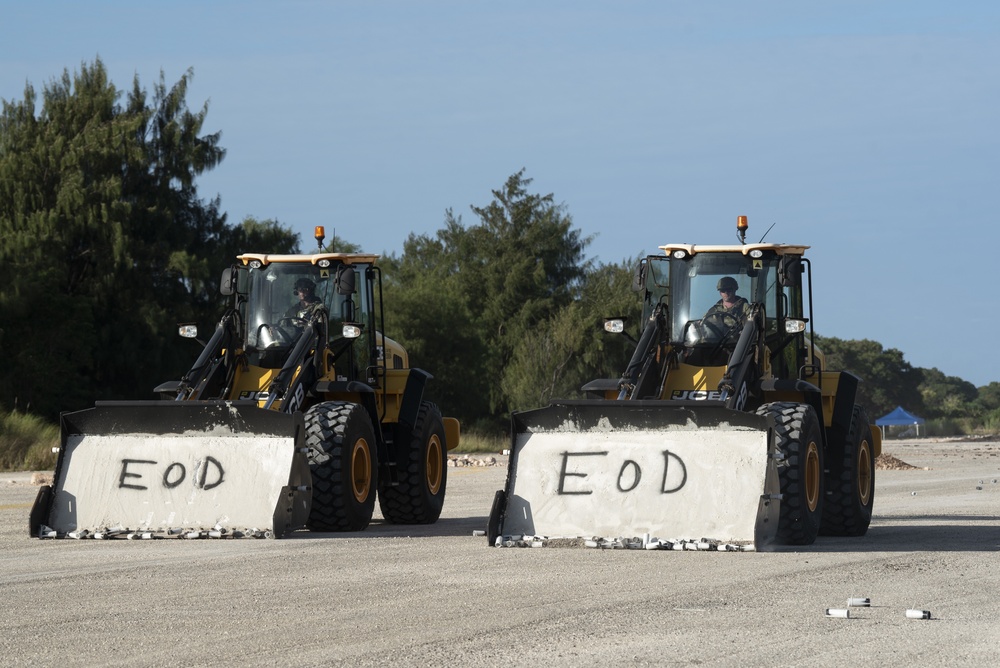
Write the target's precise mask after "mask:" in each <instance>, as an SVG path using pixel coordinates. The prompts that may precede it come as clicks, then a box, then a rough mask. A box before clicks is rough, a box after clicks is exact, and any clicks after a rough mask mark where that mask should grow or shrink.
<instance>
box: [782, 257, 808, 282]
mask: <svg viewBox="0 0 1000 668" xmlns="http://www.w3.org/2000/svg"><path fill="white" fill-rule="evenodd" d="M802 270H803V267H802V258H801V257H800V256H798V255H782V256H781V261H780V262H778V284H779V285H781V286H783V287H786V288H787V287H798V286H799V285H802Z"/></svg>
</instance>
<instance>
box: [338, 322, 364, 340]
mask: <svg viewBox="0 0 1000 668" xmlns="http://www.w3.org/2000/svg"><path fill="white" fill-rule="evenodd" d="M341 334H342V335H343V337H344V338H345V339H356V338H358V337H359V336H361V326H360V325H344V329H342V330H341Z"/></svg>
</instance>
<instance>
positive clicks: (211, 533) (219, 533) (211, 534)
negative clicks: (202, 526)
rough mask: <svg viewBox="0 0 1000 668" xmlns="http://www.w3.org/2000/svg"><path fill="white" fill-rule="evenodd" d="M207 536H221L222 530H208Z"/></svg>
mask: <svg viewBox="0 0 1000 668" xmlns="http://www.w3.org/2000/svg"><path fill="white" fill-rule="evenodd" d="M208 537H209V538H222V532H221V531H215V530H212V531H209V532H208Z"/></svg>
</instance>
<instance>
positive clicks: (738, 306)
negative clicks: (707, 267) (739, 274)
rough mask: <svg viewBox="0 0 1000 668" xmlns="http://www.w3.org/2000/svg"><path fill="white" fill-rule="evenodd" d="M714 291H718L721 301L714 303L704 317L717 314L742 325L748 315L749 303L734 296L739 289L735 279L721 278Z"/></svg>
mask: <svg viewBox="0 0 1000 668" xmlns="http://www.w3.org/2000/svg"><path fill="white" fill-rule="evenodd" d="M715 289H716V290H718V291H719V294H720V295H721V296H722V299H720V300H719V301H717V302H715V305H714V306H712V308H710V309H708V312H707V313H706V314H705V317H706V318H707V317H708V316H710V315H713V314H719V315H721V316H723V317H725V316H731V317H732V318H735V319H736V320H737V321H739V322H740V323H742V322H743V321H744V320H745V319H746V317H747V315H749V314H750V302H748V301H747V300H746V299H744V298H743V297H740V296H739V295H737V294H736V290H738V289H739V285H738V284H737V283H736V279H735V278H733V277H732V276H723V277H722V278H720V279H719V282H718V284H716V286H715Z"/></svg>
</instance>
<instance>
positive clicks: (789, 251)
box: [660, 244, 809, 255]
mask: <svg viewBox="0 0 1000 668" xmlns="http://www.w3.org/2000/svg"><path fill="white" fill-rule="evenodd" d="M807 248H809V246H795V245H790V244H741V245H737V244H733V245H731V246H706V245H703V244H702V245H698V244H667V245H665V246H660V250H662V251H663V252H664V253H666V254H667V255H670V254H671V253H672V252H673V251H675V250H682V251H684V252H685V253H687V254H688V255H697V254H698V253H742V254H743V255H749V254H750V251H752V250H762V251H774V252H775V253H777V254H778V255H804V254H805V252H806V249H807Z"/></svg>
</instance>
